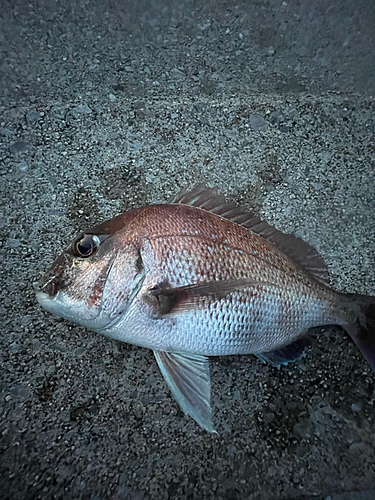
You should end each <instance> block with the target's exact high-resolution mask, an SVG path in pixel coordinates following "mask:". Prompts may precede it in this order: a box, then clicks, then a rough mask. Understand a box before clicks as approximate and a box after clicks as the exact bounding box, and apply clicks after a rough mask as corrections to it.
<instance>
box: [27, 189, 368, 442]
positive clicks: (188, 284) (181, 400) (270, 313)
mask: <svg viewBox="0 0 375 500" xmlns="http://www.w3.org/2000/svg"><path fill="white" fill-rule="evenodd" d="M36 288H37V298H38V301H39V303H40V304H41V305H42V306H43V307H44V308H45V309H46V310H47V311H50V312H51V313H53V314H55V315H57V316H61V317H63V318H66V319H68V320H71V321H74V322H76V323H79V324H81V325H84V326H86V327H88V328H90V329H92V330H95V331H97V332H100V333H102V334H104V335H107V336H109V337H111V338H114V339H117V340H120V341H123V342H128V343H132V344H135V345H138V346H142V347H147V348H149V349H152V350H153V351H154V354H155V357H156V360H157V363H158V365H159V367H160V370H161V372H162V374H163V376H164V378H165V380H166V382H167V384H168V386H169V388H170V390H171V392H172V394H173V396H174V397H175V399H176V401H177V402H178V404H179V405H180V407H181V408H182V410H183V411H184V412H185V413H186V414H188V415H191V416H192V417H193V418H194V419H195V420H196V422H197V423H198V424H199V425H200V426H201V427H202V428H203V429H206V430H207V431H209V432H215V430H214V427H213V424H212V418H211V407H210V374H209V363H208V356H221V355H230V354H255V355H256V356H258V358H260V359H262V360H263V361H267V362H270V363H271V364H273V365H275V366H280V365H283V364H286V363H288V362H289V361H293V360H296V359H298V358H300V357H301V355H302V354H303V351H304V349H305V347H306V337H305V334H306V332H307V330H308V329H309V328H311V327H315V326H319V325H329V324H338V325H341V326H342V327H343V328H344V329H345V330H346V331H347V332H348V333H349V334H350V336H351V337H352V339H353V340H354V342H355V343H356V344H357V346H358V347H359V349H360V350H361V352H362V354H363V356H364V357H365V358H366V360H367V361H368V362H369V363H370V365H371V367H372V368H373V369H375V297H367V296H363V295H349V294H347V295H346V294H340V293H337V292H335V291H333V290H332V289H331V288H330V287H329V285H328V275H327V270H326V267H325V264H324V262H323V259H322V258H321V257H320V256H319V254H318V253H317V251H316V250H315V249H314V248H312V247H311V246H310V245H308V244H307V243H305V242H304V241H302V240H301V239H299V238H296V237H294V236H292V235H285V234H283V233H281V232H280V231H277V230H276V229H274V228H273V227H271V226H270V225H269V224H267V223H266V222H264V221H262V220H260V219H259V218H258V217H254V216H253V215H252V214H249V213H248V212H247V211H245V210H243V209H242V208H240V207H237V206H236V205H235V204H234V203H230V202H226V201H225V199H224V198H223V197H222V196H220V195H218V194H217V191H216V190H215V189H209V188H206V187H204V186H203V185H198V186H197V187H196V188H195V189H193V190H192V191H188V190H183V191H182V192H181V193H180V194H179V195H177V196H176V198H175V199H174V200H173V201H172V202H171V203H169V204H162V205H151V206H146V207H143V208H139V209H136V210H132V211H130V212H126V213H123V214H121V215H119V216H117V217H115V218H113V219H111V220H109V221H106V222H103V223H102V224H100V225H97V226H95V227H92V228H91V229H88V230H87V231H85V232H84V233H82V234H80V235H79V236H78V237H77V238H75V239H74V241H73V242H72V244H71V245H70V246H69V248H68V249H67V250H66V251H65V252H64V253H63V254H62V255H61V256H60V257H58V258H57V260H56V261H55V262H54V263H53V264H52V266H51V267H50V268H49V269H48V270H47V272H46V274H45V275H44V276H43V277H42V279H41V281H40V284H39V286H37V287H36Z"/></svg>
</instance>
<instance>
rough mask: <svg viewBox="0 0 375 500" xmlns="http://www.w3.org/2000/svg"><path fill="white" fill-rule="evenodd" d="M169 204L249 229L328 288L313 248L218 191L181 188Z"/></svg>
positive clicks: (324, 273)
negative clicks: (184, 206) (178, 205)
mask: <svg viewBox="0 0 375 500" xmlns="http://www.w3.org/2000/svg"><path fill="white" fill-rule="evenodd" d="M170 203H178V204H182V205H190V206H194V207H197V208H201V209H203V210H207V211H208V212H211V213H214V214H216V215H220V217H223V218H225V219H228V220H230V221H232V222H235V223H236V224H239V225H241V226H244V227H246V228H248V229H250V231H252V232H253V233H256V234H257V235H259V236H261V237H262V238H264V239H266V240H267V241H269V242H270V243H272V244H273V245H275V247H277V248H278V249H279V250H281V251H282V252H283V253H285V255H287V256H288V257H289V258H290V259H291V260H292V261H293V262H294V263H295V264H297V265H299V266H300V267H301V268H302V269H304V270H305V271H307V272H308V273H309V274H310V275H311V276H312V277H313V278H314V279H315V281H317V282H318V283H321V284H323V285H328V283H329V275H328V271H327V267H326V264H325V262H324V260H323V258H322V257H321V255H319V253H318V251H317V250H315V248H313V247H312V246H311V245H309V244H308V243H306V242H305V241H303V240H302V239H301V238H298V237H297V236H293V235H292V234H284V233H282V232H281V231H278V230H277V229H275V228H274V227H272V226H270V224H268V223H267V222H265V221H263V220H262V219H260V218H259V217H258V216H256V215H255V214H252V213H251V212H249V211H248V210H246V209H245V208H242V207H240V206H237V205H236V204H235V203H233V202H231V201H229V202H228V201H226V200H225V198H224V196H222V195H220V194H218V192H217V188H209V187H207V186H205V185H204V184H198V185H197V186H195V188H193V189H192V190H189V189H187V188H184V189H183V190H182V191H181V192H180V193H178V194H177V195H176V196H175V197H174V198H173V199H172V200H171V201H170Z"/></svg>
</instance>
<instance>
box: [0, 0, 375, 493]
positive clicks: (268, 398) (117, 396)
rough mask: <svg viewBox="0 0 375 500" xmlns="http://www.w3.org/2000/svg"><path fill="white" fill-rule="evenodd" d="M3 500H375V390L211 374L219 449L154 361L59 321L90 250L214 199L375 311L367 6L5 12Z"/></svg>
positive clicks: (238, 369)
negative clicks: (126, 214)
mask: <svg viewBox="0 0 375 500" xmlns="http://www.w3.org/2000/svg"><path fill="white" fill-rule="evenodd" d="M0 6H1V8H0V98H1V101H0V173H1V184H0V200H1V205H2V207H1V218H0V234H1V248H0V251H1V272H0V280H1V286H0V297H1V302H0V304H1V305H0V321H1V336H0V342H1V350H0V352H1V387H0V391H1V395H0V397H1V399H0V435H1V438H0V496H1V498H2V499H10V500H15V499H17V500H18V499H89V500H105V499H119V500H122V499H132V500H142V499H154V498H157V499H159V500H164V499H175V498H176V499H197V500H200V499H215V500H219V499H226V500H234V499H262V500H269V499H275V500H287V499H303V500H306V499H312V498H317V499H326V500H329V499H331V500H343V499H345V500H346V499H353V500H354V499H362V500H364V499H366V500H370V499H372V498H375V490H374V488H375V472H374V471H375V439H374V438H375V408H374V387H375V384H374V382H375V376H374V373H372V372H371V370H370V368H369V366H368V365H367V364H366V362H365V361H364V360H363V359H362V357H361V355H360V354H359V353H358V351H357V349H356V348H355V346H354V345H353V344H352V343H351V341H350V339H349V338H348V336H347V335H345V334H344V333H343V332H342V331H341V330H340V329H339V328H329V329H328V328H326V329H322V328H319V329H317V331H316V332H315V334H316V335H315V337H316V340H315V341H314V343H313V347H312V349H311V350H310V352H309V354H308V356H307V357H306V358H305V359H304V360H303V362H301V363H298V364H296V365H293V366H290V367H287V368H285V369H282V370H277V369H274V368H272V367H268V366H266V365H263V364H261V363H260V362H259V361H258V360H256V359H255V358H254V357H252V356H244V357H239V356H238V357H236V356H235V357H230V358H220V359H213V360H212V363H211V369H212V385H213V395H212V405H213V413H214V422H215V424H216V425H217V429H218V431H219V435H218V436H211V435H208V434H206V433H205V432H203V431H201V430H200V429H199V428H198V427H197V425H196V424H195V423H194V421H193V420H191V419H188V418H186V417H184V416H183V415H182V413H181V412H180V411H179V409H178V408H177V405H176V403H175V402H174V401H173V399H172V398H171V396H170V394H169V393H168V390H167V388H166V385H165V383H164V381H163V380H162V377H161V375H160V373H159V371H158V369H157V366H156V363H155V361H154V359H153V355H152V353H151V352H149V351H146V350H143V349H139V348H136V347H133V346H129V345H121V344H119V343H116V342H114V341H111V340H108V339H105V338H102V337H100V336H99V335H97V334H95V333H93V332H89V331H87V330H85V329H83V328H80V327H78V326H76V325H73V324H69V323H67V322H65V321H62V320H58V319H55V318H53V317H52V316H50V315H48V314H47V313H45V312H44V311H42V310H41V308H40V307H39V306H38V305H37V303H36V300H35V296H34V292H33V288H32V283H33V281H35V280H37V279H38V278H39V276H40V275H41V273H42V272H43V271H44V270H45V268H46V267H47V266H48V265H49V264H50V263H51V261H52V260H53V258H54V257H55V256H56V255H57V254H58V253H59V252H60V251H61V249H62V248H63V247H64V246H65V245H67V244H68V242H70V239H71V238H72V236H73V235H75V234H76V233H77V232H78V231H80V230H82V229H84V228H85V227H87V226H89V225H91V224H93V223H96V222H98V221H100V220H102V219H104V218H109V217H112V216H114V215H115V214H117V213H118V212H120V211H122V210H124V209H128V208H131V207H134V206H139V205H141V204H145V203H150V202H156V201H164V200H167V199H168V198H169V197H170V195H171V194H173V193H175V192H176V191H178V190H179V189H180V188H181V187H183V186H186V185H188V186H193V185H194V184H195V183H196V182H199V181H204V182H207V183H208V184H209V185H211V186H212V185H218V186H219V187H220V188H221V190H222V191H223V192H224V193H225V194H226V195H227V197H228V198H230V199H234V200H237V201H238V202H241V203H243V204H248V206H250V207H253V208H255V209H257V210H259V212H260V213H261V214H262V215H263V217H264V218H266V219H267V220H268V221H269V222H270V223H273V224H275V225H276V226H277V227H278V228H279V229H282V230H284V231H285V232H294V233H296V234H298V235H300V236H303V237H304V238H305V239H306V240H307V241H309V242H311V243H313V244H314V245H315V246H316V247H317V248H318V249H319V250H320V252H321V253H322V255H323V256H324V258H325V259H326V261H327V264H328V266H329V269H330V272H331V277H332V285H333V286H334V287H335V288H336V289H337V290H341V291H348V292H349V291H350V292H358V293H367V294H372V295H375V261H374V236H375V224H374V213H375V202H374V187H375V183H374V179H375V169H374V99H373V95H374V88H375V73H374V65H375V62H374V58H373V47H374V37H375V36H374V35H375V31H374V26H375V22H374V21H375V17H374V10H375V4H374V2H373V1H371V0H368V1H359V2H351V1H349V0H343V1H338V0H337V1H334V0H324V1H315V2H311V1H307V0H301V1H299V2H292V1H290V2H289V1H286V2H282V1H279V0H278V1H276V0H265V1H259V0H258V1H253V2H242V3H236V2H221V1H219V2H214V1H205V2H203V1H202V2H199V1H189V2H188V1H186V2H177V1H174V2H173V1H167V0H164V1H159V2H157V1H145V0H140V1H137V2H129V1H128V2H121V1H114V0H113V1H111V2H107V3H105V2H100V1H95V0H80V1H77V2H75V1H61V2H52V1H47V0H40V1H37V0H32V1H28V2H26V1H24V2H22V1H20V0H14V1H7V0H0Z"/></svg>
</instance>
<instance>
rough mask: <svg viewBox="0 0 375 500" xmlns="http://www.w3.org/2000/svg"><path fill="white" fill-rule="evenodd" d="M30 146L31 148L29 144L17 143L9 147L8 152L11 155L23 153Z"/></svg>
mask: <svg viewBox="0 0 375 500" xmlns="http://www.w3.org/2000/svg"><path fill="white" fill-rule="evenodd" d="M30 146H31V144H30V143H29V142H26V141H17V142H15V143H13V144H12V145H11V146H10V147H9V151H10V152H11V153H12V154H17V153H23V152H24V151H26V150H27V149H29V147H30Z"/></svg>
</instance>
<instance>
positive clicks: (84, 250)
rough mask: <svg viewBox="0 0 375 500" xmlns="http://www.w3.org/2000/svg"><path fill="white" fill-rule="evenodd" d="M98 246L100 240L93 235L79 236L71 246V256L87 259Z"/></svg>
mask: <svg viewBox="0 0 375 500" xmlns="http://www.w3.org/2000/svg"><path fill="white" fill-rule="evenodd" d="M99 246H100V239H99V238H98V237H97V236H96V235H94V234H84V235H81V236H79V237H78V238H77V239H76V240H75V241H74V243H73V245H72V252H73V255H75V256H76V257H82V258H87V257H91V256H92V255H94V254H95V253H96V252H97V251H98V249H99Z"/></svg>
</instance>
